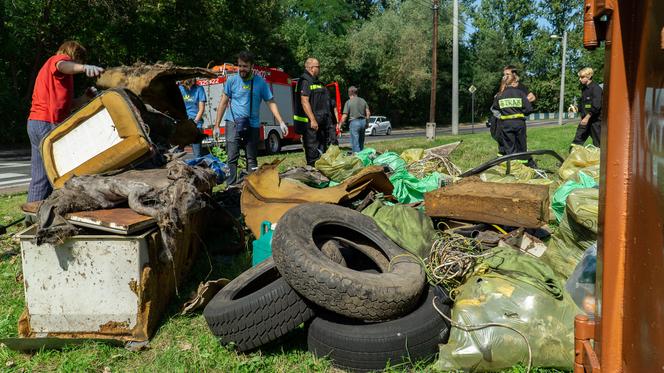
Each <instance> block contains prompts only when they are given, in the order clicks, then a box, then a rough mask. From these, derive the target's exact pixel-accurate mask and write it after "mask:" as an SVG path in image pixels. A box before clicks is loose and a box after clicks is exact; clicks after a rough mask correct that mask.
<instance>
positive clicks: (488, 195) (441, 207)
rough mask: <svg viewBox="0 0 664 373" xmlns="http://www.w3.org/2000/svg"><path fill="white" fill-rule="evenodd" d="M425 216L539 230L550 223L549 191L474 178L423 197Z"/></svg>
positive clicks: (524, 185) (536, 187) (543, 187)
mask: <svg viewBox="0 0 664 373" xmlns="http://www.w3.org/2000/svg"><path fill="white" fill-rule="evenodd" d="M424 204H425V209H426V214H427V215H429V216H434V217H445V218H452V219H459V220H466V221H474V222H482V223H491V224H503V225H508V226H513V227H525V228H538V227H541V226H542V225H544V224H546V223H547V222H548V221H549V187H548V186H545V185H530V184H505V183H485V182H482V181H480V180H479V179H476V178H473V179H469V180H465V181H462V182H460V183H457V184H454V185H450V186H446V187H443V188H440V189H438V190H434V191H432V192H429V193H426V194H425V195H424Z"/></svg>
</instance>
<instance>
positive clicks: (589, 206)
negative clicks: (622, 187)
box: [540, 188, 599, 281]
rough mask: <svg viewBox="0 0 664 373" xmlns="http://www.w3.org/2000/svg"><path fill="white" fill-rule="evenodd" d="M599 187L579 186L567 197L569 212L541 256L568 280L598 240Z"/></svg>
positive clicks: (566, 212)
mask: <svg viewBox="0 0 664 373" xmlns="http://www.w3.org/2000/svg"><path fill="white" fill-rule="evenodd" d="M598 205H599V189H597V188H590V189H575V190H573V191H572V192H571V193H570V195H569V196H568V197H567V204H566V207H565V214H564V215H563V219H562V221H561V222H560V225H559V226H558V228H557V229H556V231H555V232H554V233H553V235H551V239H550V240H549V242H548V245H547V249H546V251H545V252H544V254H543V255H542V256H541V258H540V259H541V260H542V261H543V262H545V263H547V264H548V265H549V266H550V267H551V268H552V269H553V270H554V271H555V272H556V274H557V275H558V276H559V278H560V279H562V280H565V281H566V280H567V279H568V278H569V276H570V275H571V274H572V272H573V271H574V268H575V267H576V265H577V264H578V263H579V261H580V260H581V258H582V257H583V253H584V251H585V250H586V249H587V248H588V247H590V246H591V245H592V244H594V243H596V242H597V225H598V223H597V222H598Z"/></svg>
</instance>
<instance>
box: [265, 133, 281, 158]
mask: <svg viewBox="0 0 664 373" xmlns="http://www.w3.org/2000/svg"><path fill="white" fill-rule="evenodd" d="M265 151H266V152H267V153H268V154H277V153H279V151H281V139H280V138H279V134H278V133H277V131H270V134H269V135H267V139H266V140H265Z"/></svg>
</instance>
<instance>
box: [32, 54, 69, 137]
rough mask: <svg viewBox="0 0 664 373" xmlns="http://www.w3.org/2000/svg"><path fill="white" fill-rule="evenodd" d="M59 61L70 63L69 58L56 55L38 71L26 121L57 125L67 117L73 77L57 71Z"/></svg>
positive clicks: (64, 55)
mask: <svg viewBox="0 0 664 373" xmlns="http://www.w3.org/2000/svg"><path fill="white" fill-rule="evenodd" d="M59 61H71V57H69V56H68V55H66V54H56V55H55V56H53V57H51V58H49V59H48V60H47V61H46V63H44V66H42V68H41V69H40V70H39V74H37V80H35V89H34V91H32V107H31V108H30V116H29V117H28V119H32V120H43V121H46V122H49V123H53V124H59V123H60V122H62V121H63V120H65V118H67V116H69V111H70V110H71V100H72V97H73V95H74V76H73V75H70V74H64V73H61V72H60V71H58V69H57V68H56V67H55V65H56V64H57V63H58V62H59Z"/></svg>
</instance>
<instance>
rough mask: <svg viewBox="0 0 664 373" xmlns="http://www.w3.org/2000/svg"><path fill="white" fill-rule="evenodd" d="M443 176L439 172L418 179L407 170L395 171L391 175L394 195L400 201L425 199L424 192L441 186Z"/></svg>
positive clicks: (420, 200)
mask: <svg viewBox="0 0 664 373" xmlns="http://www.w3.org/2000/svg"><path fill="white" fill-rule="evenodd" d="M442 180H443V177H442V175H441V174H440V173H438V172H432V173H431V174H429V175H427V176H425V177H423V178H422V179H418V178H416V177H415V176H413V175H411V174H410V173H409V172H408V171H406V170H401V171H399V172H395V173H393V174H392V176H390V182H391V183H392V186H394V190H393V191H392V195H393V196H394V197H396V199H397V200H398V201H399V203H415V202H422V201H424V193H427V192H430V191H432V190H436V189H438V188H440V186H441V183H442Z"/></svg>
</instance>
